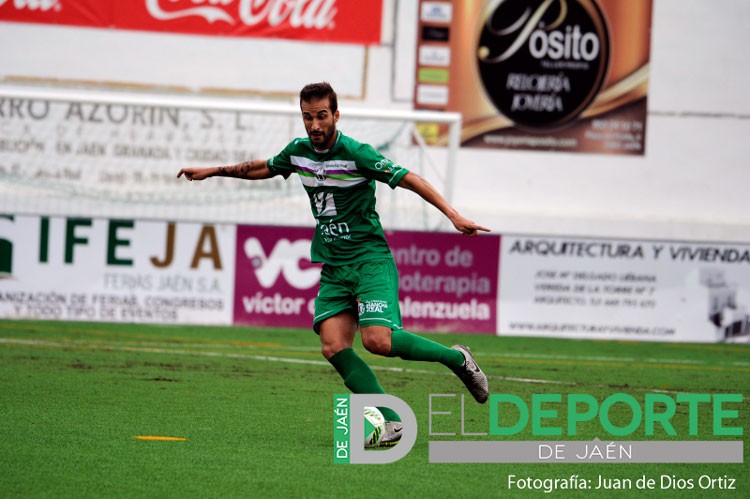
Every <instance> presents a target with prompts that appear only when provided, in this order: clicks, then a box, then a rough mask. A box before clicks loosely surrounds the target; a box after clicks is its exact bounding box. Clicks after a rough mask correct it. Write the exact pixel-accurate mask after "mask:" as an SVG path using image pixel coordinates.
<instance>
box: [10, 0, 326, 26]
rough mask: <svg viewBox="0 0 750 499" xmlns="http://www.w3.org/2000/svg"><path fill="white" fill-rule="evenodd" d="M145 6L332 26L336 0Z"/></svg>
mask: <svg viewBox="0 0 750 499" xmlns="http://www.w3.org/2000/svg"><path fill="white" fill-rule="evenodd" d="M2 1H5V0H0V2H2ZM27 1H31V0H27ZM146 9H147V10H148V12H149V14H151V16H152V17H153V18H154V19H158V20H160V21H170V20H172V19H179V18H183V17H199V18H203V19H205V20H206V21H208V22H209V23H213V22H217V21H223V22H226V23H228V24H230V25H234V24H237V22H240V23H242V24H244V25H246V26H256V25H259V24H268V25H269V26H272V27H275V26H281V25H288V26H289V27H291V28H306V29H319V30H322V29H333V28H334V27H335V23H334V20H335V17H336V13H337V11H338V9H337V8H336V0H146Z"/></svg>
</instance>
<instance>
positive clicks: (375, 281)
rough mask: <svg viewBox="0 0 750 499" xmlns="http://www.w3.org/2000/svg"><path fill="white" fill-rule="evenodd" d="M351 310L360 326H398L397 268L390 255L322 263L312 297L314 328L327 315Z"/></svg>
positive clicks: (318, 329)
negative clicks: (313, 298) (318, 282)
mask: <svg viewBox="0 0 750 499" xmlns="http://www.w3.org/2000/svg"><path fill="white" fill-rule="evenodd" d="M346 310H351V311H352V312H353V313H354V316H355V317H357V320H358V322H359V325H360V327H361V326H373V325H378V326H386V327H389V328H391V330H394V329H401V309H400V308H399V304H398V270H396V263H395V262H394V261H393V259H392V258H383V259H378V260H368V261H365V262H360V263H354V264H351V265H341V266H338V265H336V266H334V265H323V270H322V272H321V274H320V289H319V290H318V296H317V298H315V317H314V318H313V329H314V330H315V332H316V333H319V332H320V323H321V322H323V321H324V320H326V319H328V318H329V317H333V316H334V315H337V314H340V313H341V312H344V311H346Z"/></svg>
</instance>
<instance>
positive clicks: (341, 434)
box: [333, 394, 417, 464]
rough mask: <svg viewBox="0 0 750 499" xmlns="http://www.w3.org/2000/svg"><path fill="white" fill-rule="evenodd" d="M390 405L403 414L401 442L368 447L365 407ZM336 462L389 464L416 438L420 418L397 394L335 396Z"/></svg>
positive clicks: (334, 448)
mask: <svg viewBox="0 0 750 499" xmlns="http://www.w3.org/2000/svg"><path fill="white" fill-rule="evenodd" d="M369 406H375V407H388V408H389V409H392V410H393V411H395V412H396V413H398V415H399V416H400V417H401V422H402V424H403V428H404V429H403V430H402V432H403V433H402V435H401V440H399V442H398V444H396V445H394V446H393V447H390V448H387V449H378V450H365V439H364V435H365V429H366V428H365V424H366V423H365V418H364V413H365V407H369ZM333 440H334V444H333V462H334V463H336V464H388V463H393V462H395V461H398V460H399V459H401V458H402V457H404V456H406V455H407V454H408V453H409V451H410V450H411V449H412V447H414V443H415V442H416V441H417V417H416V416H415V415H414V412H413V411H412V410H411V408H410V407H409V406H408V405H407V404H406V402H404V401H403V400H401V399H400V398H398V397H394V396H393V395H386V394H367V395H362V394H351V395H348V394H346V395H334V397H333Z"/></svg>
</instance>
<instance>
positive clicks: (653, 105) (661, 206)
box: [0, 0, 750, 242]
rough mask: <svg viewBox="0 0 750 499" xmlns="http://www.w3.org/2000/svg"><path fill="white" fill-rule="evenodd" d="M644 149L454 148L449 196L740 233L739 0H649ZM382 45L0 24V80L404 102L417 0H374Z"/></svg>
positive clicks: (565, 214) (597, 232)
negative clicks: (317, 84)
mask: <svg viewBox="0 0 750 499" xmlns="http://www.w3.org/2000/svg"><path fill="white" fill-rule="evenodd" d="M654 3H655V6H654V16H653V36H652V51H651V82H650V91H649V104H648V106H649V118H648V126H647V141H646V154H645V155H644V156H642V157H617V156H605V155H583V154H552V153H533V152H509V151H503V150H492V151H489V150H480V149H469V148H463V149H462V150H461V151H460V153H459V155H458V161H457V164H456V171H457V174H456V185H455V190H454V193H455V196H454V203H455V205H456V206H457V207H458V208H459V210H461V211H462V212H464V213H465V214H466V215H467V216H470V217H472V218H475V219H476V220H477V221H479V222H481V223H482V224H485V225H488V226H490V227H491V228H492V229H493V230H495V231H497V232H522V233H540V234H556V235H590V236H617V237H638V238H674V239H689V240H717V241H740V242H748V241H750V213H749V212H750V210H749V209H748V208H750V203H749V202H748V194H747V193H748V190H750V167H749V166H748V164H747V163H748V162H747V159H746V155H747V153H748V152H750V147H748V146H747V145H746V142H745V140H746V137H749V136H750V98H749V97H747V95H746V91H745V87H746V85H747V80H748V77H750V70H749V69H748V66H747V55H746V48H747V46H749V45H750V31H749V30H748V29H747V26H748V25H750V2H747V1H746V0H720V1H709V0H654ZM385 4H386V10H385V15H384V27H383V39H384V43H383V45H382V46H379V47H370V48H368V49H364V48H362V47H356V46H351V45H325V44H305V43H301V42H290V41H267V40H252V39H227V38H221V37H192V36H186V35H160V34H154V33H136V32H118V31H112V30H94V29H78V28H66V27H46V26H35V25H22V24H12V23H0V81H1V80H3V79H4V80H10V79H17V78H19V77H21V78H41V79H61V80H64V81H65V80H87V81H90V82H95V83H98V82H118V83H137V84H141V85H146V86H154V87H156V88H165V87H167V88H168V87H175V88H178V89H180V90H182V91H205V90H206V89H210V88H213V89H216V88H220V89H224V90H229V91H232V92H243V93H244V92H260V93H262V94H266V95H267V94H270V93H281V94H286V95H293V94H294V93H295V92H296V91H297V89H298V88H299V87H300V86H301V85H302V84H304V83H306V82H308V81H312V80H319V79H328V80H329V81H331V82H332V83H334V85H335V86H336V87H337V89H338V90H339V92H340V94H341V95H342V96H345V97H347V96H348V98H345V99H342V100H343V102H342V104H343V105H344V107H343V109H342V112H345V109H346V106H347V105H351V106H355V105H356V106H368V107H394V108H404V107H409V105H410V102H411V95H412V91H413V83H414V67H413V64H414V47H415V39H416V33H415V28H416V5H417V2H416V0H385Z"/></svg>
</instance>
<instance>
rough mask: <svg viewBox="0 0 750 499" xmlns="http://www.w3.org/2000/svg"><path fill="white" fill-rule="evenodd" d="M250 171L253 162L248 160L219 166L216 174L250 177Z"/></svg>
mask: <svg viewBox="0 0 750 499" xmlns="http://www.w3.org/2000/svg"><path fill="white" fill-rule="evenodd" d="M252 171H253V162H252V160H250V161H245V162H244V163H240V164H238V165H233V166H220V167H219V173H218V175H219V176H220V177H237V178H251V173H252Z"/></svg>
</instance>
